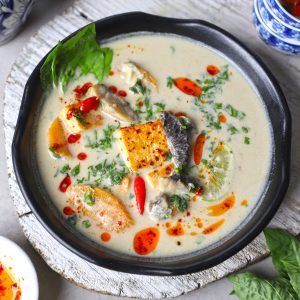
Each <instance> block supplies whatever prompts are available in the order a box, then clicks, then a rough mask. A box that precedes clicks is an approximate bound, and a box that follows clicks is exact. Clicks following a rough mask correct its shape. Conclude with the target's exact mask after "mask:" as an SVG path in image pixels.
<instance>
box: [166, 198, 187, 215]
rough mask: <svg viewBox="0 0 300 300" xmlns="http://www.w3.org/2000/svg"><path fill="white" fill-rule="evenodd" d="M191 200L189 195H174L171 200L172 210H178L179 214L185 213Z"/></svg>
mask: <svg viewBox="0 0 300 300" xmlns="http://www.w3.org/2000/svg"><path fill="white" fill-rule="evenodd" d="M189 199H190V196H189V195H180V196H179V195H172V196H171V197H170V200H169V204H170V207H171V208H174V209H176V210H177V211H178V212H181V213H183V212H185V211H186V210H187V208H188V206H189V204H188V200H189Z"/></svg>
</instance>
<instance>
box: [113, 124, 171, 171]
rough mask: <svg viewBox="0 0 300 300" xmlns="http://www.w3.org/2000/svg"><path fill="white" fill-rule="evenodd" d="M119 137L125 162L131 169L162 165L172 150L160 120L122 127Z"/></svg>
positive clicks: (118, 132)
mask: <svg viewBox="0 0 300 300" xmlns="http://www.w3.org/2000/svg"><path fill="white" fill-rule="evenodd" d="M117 138H118V139H119V145H120V149H121V152H122V155H123V157H124V160H125V163H126V165H127V166H128V168H129V169H130V170H131V171H137V170H139V169H142V168H148V167H155V166H161V165H162V164H163V163H164V161H165V160H166V153H167V152H170V150H169V147H168V143H167V139H166V135H165V132H164V129H163V126H162V123H161V121H160V120H157V121H154V122H147V123H145V124H136V125H133V126H128V127H122V128H120V129H119V130H118V131H117Z"/></svg>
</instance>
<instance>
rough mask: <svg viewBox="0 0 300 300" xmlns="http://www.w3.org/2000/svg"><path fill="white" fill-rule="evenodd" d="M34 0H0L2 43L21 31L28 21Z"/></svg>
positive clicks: (0, 36)
mask: <svg viewBox="0 0 300 300" xmlns="http://www.w3.org/2000/svg"><path fill="white" fill-rule="evenodd" d="M33 2H34V0H0V45H2V44H5V43H7V42H8V41H9V40H11V39H12V38H13V37H15V35H16V34H17V33H18V32H19V30H20V29H21V27H22V25H23V24H24V22H25V21H26V19H27V17H28V15H29V13H30V11H31V9H32V5H33Z"/></svg>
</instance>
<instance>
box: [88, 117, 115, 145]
mask: <svg viewBox="0 0 300 300" xmlns="http://www.w3.org/2000/svg"><path fill="white" fill-rule="evenodd" d="M119 127H120V122H118V125H117V126H113V125H107V127H106V128H104V129H103V133H104V137H103V138H102V139H99V140H98V132H97V130H95V131H94V139H93V140H91V139H90V138H89V137H87V139H88V144H87V145H86V147H88V148H92V149H95V148H99V149H101V150H106V149H110V148H112V143H113V141H115V140H116V139H115V137H114V136H113V133H114V132H115V131H116V130H117V129H118V128H119Z"/></svg>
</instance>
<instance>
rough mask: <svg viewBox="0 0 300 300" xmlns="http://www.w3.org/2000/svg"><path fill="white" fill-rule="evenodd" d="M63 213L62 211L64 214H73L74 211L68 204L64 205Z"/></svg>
mask: <svg viewBox="0 0 300 300" xmlns="http://www.w3.org/2000/svg"><path fill="white" fill-rule="evenodd" d="M63 213H64V214H65V215H66V216H70V215H74V214H75V211H74V210H73V209H72V208H71V207H70V206H66V207H64V209H63Z"/></svg>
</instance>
